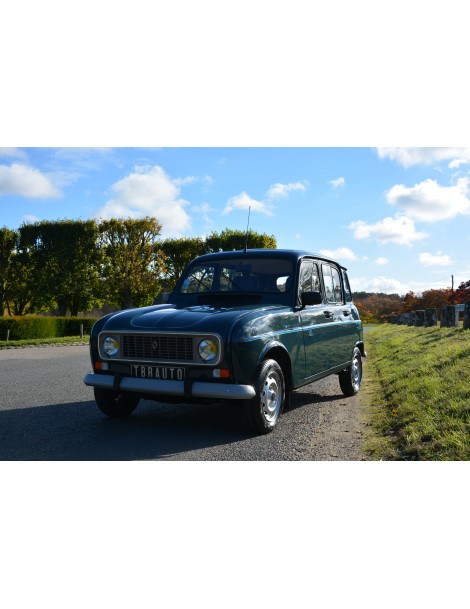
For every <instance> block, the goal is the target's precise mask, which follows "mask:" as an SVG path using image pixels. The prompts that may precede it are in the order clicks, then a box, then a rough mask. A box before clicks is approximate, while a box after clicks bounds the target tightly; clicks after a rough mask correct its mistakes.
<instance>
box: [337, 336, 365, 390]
mask: <svg viewBox="0 0 470 609" xmlns="http://www.w3.org/2000/svg"><path fill="white" fill-rule="evenodd" d="M361 381H362V355H361V352H360V350H359V349H358V348H357V347H354V351H353V356H352V360H351V364H350V366H348V368H346V370H342V371H341V372H340V373H339V386H340V387H341V391H342V392H343V393H344V395H346V396H353V395H356V393H357V392H358V391H359V389H360V388H361Z"/></svg>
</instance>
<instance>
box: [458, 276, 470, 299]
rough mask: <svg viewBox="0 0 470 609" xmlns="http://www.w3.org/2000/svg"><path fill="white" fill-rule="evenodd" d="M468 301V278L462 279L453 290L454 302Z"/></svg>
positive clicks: (469, 284)
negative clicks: (466, 279)
mask: <svg viewBox="0 0 470 609" xmlns="http://www.w3.org/2000/svg"><path fill="white" fill-rule="evenodd" d="M467 301H470V280H469V281H462V283H461V284H460V285H459V287H458V288H457V289H456V291H455V302H456V303H458V304H460V303H464V302H467Z"/></svg>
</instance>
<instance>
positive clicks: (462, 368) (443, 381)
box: [365, 324, 470, 461]
mask: <svg viewBox="0 0 470 609" xmlns="http://www.w3.org/2000/svg"><path fill="white" fill-rule="evenodd" d="M366 339H367V351H368V355H369V358H368V360H367V366H368V375H369V378H370V385H369V389H370V391H369V392H368V400H367V401H368V402H369V407H368V415H367V417H368V425H369V426H370V429H371V430H372V434H371V436H370V437H369V439H368V440H367V441H366V446H365V448H366V450H367V452H368V453H369V454H370V456H371V458H372V459H387V460H433V461H436V460H439V461H440V460H443V461H449V460H452V461H454V460H459V461H460V460H468V459H470V331H468V330H463V329H462V328H439V327H434V328H414V327H408V326H395V325H389V324H385V325H382V326H379V327H377V328H374V329H373V330H371V331H370V332H369V333H368V334H367V336H366Z"/></svg>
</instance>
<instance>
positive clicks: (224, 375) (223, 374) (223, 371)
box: [212, 368, 230, 379]
mask: <svg viewBox="0 0 470 609" xmlns="http://www.w3.org/2000/svg"><path fill="white" fill-rule="evenodd" d="M212 375H213V376H214V377H215V378H216V379H229V378H230V370H228V369H227V368H216V369H215V370H213V372H212Z"/></svg>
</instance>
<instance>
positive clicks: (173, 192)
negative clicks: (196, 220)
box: [95, 165, 191, 237]
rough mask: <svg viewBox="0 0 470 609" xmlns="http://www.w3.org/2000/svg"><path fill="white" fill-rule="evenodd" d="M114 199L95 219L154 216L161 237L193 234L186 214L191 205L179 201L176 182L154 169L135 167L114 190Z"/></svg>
mask: <svg viewBox="0 0 470 609" xmlns="http://www.w3.org/2000/svg"><path fill="white" fill-rule="evenodd" d="M112 190H113V191H114V193H115V195H114V197H113V198H112V199H110V200H109V201H108V202H107V203H106V205H104V206H103V207H102V208H101V209H100V210H99V211H98V212H97V213H96V214H95V215H96V217H98V218H144V217H145V216H153V217H156V218H157V219H158V221H159V222H160V223H161V224H162V234H163V235H164V236H166V237H169V236H172V237H173V236H174V237H179V236H181V235H182V234H183V233H184V232H185V231H187V230H190V228H191V222H190V218H189V215H188V214H187V213H186V211H185V209H184V208H185V206H186V205H187V204H188V202H187V201H185V200H184V199H180V198H179V194H180V190H179V187H178V184H177V183H176V180H172V179H171V178H170V177H169V176H168V175H167V174H166V173H165V171H164V170H163V169H162V168H161V167H159V166H158V165H155V166H154V167H136V168H135V170H134V173H131V174H129V175H128V176H126V177H125V178H123V179H122V180H119V181H118V182H116V183H115V184H113V186H112Z"/></svg>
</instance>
